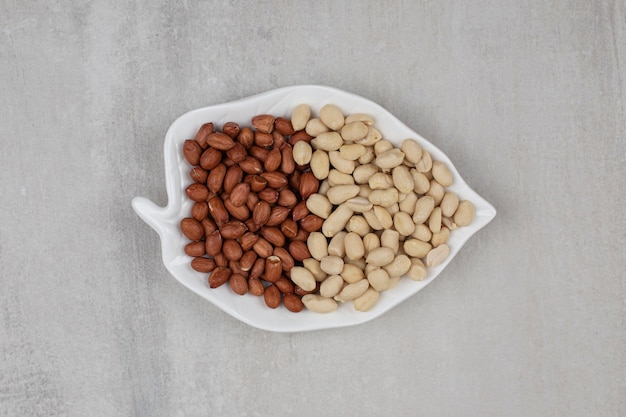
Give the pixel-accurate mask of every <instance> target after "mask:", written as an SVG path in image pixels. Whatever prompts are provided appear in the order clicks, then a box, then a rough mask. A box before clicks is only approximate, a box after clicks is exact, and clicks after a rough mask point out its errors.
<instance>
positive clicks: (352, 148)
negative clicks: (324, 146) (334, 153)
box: [339, 138, 366, 161]
mask: <svg viewBox="0 0 626 417" xmlns="http://www.w3.org/2000/svg"><path fill="white" fill-rule="evenodd" d="M344 139H345V138H344ZM365 150H366V149H365V146H363V145H359V144H356V143H351V144H348V145H343V146H342V147H341V148H339V155H340V156H341V157H342V158H343V159H347V160H350V161H356V160H357V159H359V158H360V157H361V156H363V155H365Z"/></svg>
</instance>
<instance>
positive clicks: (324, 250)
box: [306, 232, 328, 261]
mask: <svg viewBox="0 0 626 417" xmlns="http://www.w3.org/2000/svg"><path fill="white" fill-rule="evenodd" d="M306 245H307V248H308V249H309V252H310V253H311V256H312V257H313V258H314V259H317V260H318V261H321V260H322V258H324V257H326V256H328V241H327V240H326V236H324V235H323V234H321V233H320V232H312V233H311V234H310V235H309V237H308V238H307V242H306Z"/></svg>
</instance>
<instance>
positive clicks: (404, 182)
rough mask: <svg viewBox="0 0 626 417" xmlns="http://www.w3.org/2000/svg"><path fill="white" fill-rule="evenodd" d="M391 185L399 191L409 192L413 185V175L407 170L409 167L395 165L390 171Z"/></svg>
mask: <svg viewBox="0 0 626 417" xmlns="http://www.w3.org/2000/svg"><path fill="white" fill-rule="evenodd" d="M392 178H393V186H394V187H396V188H397V189H398V191H399V192H401V193H405V194H406V193H410V192H412V191H413V188H414V187H415V183H414V182H413V177H412V176H411V173H410V172H409V169H408V168H407V167H405V166H404V165H400V166H397V167H395V168H394V169H393V171H392ZM370 187H371V185H370Z"/></svg>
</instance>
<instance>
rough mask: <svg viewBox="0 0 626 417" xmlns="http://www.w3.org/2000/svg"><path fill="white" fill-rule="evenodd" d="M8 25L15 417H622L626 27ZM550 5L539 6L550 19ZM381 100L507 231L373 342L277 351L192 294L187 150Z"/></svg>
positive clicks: (595, 23) (1, 244) (315, 20)
mask: <svg viewBox="0 0 626 417" xmlns="http://www.w3.org/2000/svg"><path fill="white" fill-rule="evenodd" d="M346 3H347V4H344V2H337V1H317V2H307V3H305V2H288V1H260V2H249V1H212V2H206V3H199V2H196V1H192V0H183V1H180V2H171V1H162V0H157V1H146V0H138V1H113V2H110V1H92V2H88V3H87V2H62V1H38V2H37V1H35V2H23V1H17V0H0V29H1V30H0V109H1V111H0V166H1V169H0V416H3V417H4V416H10V417H14V416H18V417H19V416H47V417H49V416H113V415H114V416H185V417H190V416H206V415H215V416H279V415H300V416H334V415H346V416H350V415H355V416H356V415H359V416H366V415H372V416H374V415H375V416H383V415H384V416H390V415H395V416H400V415H427V416H460V415H463V416H504V415H506V416H570V417H572V416H592V415H593V416H623V415H625V414H626V400H625V398H626V372H625V369H626V353H625V352H626V303H625V299H626V284H625V282H626V281H625V280H624V278H625V272H624V271H625V269H626V262H625V259H626V255H625V253H626V252H625V247H626V215H625V214H624V213H625V210H624V207H625V205H626V201H625V198H624V190H625V189H626V169H625V163H626V159H625V155H626V144H625V141H626V139H625V135H624V133H625V132H626V116H625V113H626V111H625V107H626V67H625V65H626V6H625V4H624V2H623V1H575V0H571V1H566V0H560V1H556V0H552V1H547V2H531V3H530V4H529V3H528V2H519V1H513V0H504V1H486V0H479V1H473V2H458V1H442V2H430V1H417V2H415V1H396V2H376V1H368V2H359V3H358V4H357V3H356V2H351V3H348V2H346ZM533 3H534V4H533ZM293 84H325V85H330V86H334V87H338V88H341V89H344V90H347V91H351V92H354V93H357V94H360V95H362V96H365V97H367V98H370V99H372V100H374V101H376V102H378V103H379V104H381V105H383V106H384V107H386V108H387V109H389V110H390V111H391V112H392V113H393V114H395V115H396V116H397V117H399V118H400V119H401V120H402V121H404V122H405V123H406V124H408V125H409V126H410V127H412V128H413V129H414V130H416V131H418V132H420V133H421V134H422V135H423V136H424V137H426V138H428V139H429V140H431V141H432V142H434V143H435V144H436V145H437V146H439V147H440V148H441V149H442V150H443V151H444V152H446V153H447V154H448V155H449V156H450V158H451V159H452V160H453V161H454V162H455V165H456V166H457V168H458V169H459V171H460V172H461V173H462V174H463V176H464V178H465V179H466V181H467V182H468V183H469V184H470V185H471V186H472V187H473V188H474V189H476V190H477V191H478V192H479V193H480V194H481V195H483V196H484V197H485V198H486V199H487V200H488V201H490V202H491V203H492V204H494V206H495V207H496V208H497V209H498V217H497V218H496V219H495V220H494V221H493V222H492V223H491V224H489V226H487V227H486V228H485V229H483V230H482V231H481V232H480V233H479V234H478V235H476V236H475V237H473V238H472V239H471V240H470V241H469V242H468V244H467V245H466V246H465V248H464V249H463V251H462V252H461V254H460V255H459V256H458V257H457V258H455V260H454V262H452V264H451V265H450V266H449V267H448V269H446V271H445V272H444V273H443V274H441V275H440V277H439V278H438V279H437V280H436V281H435V282H434V283H433V284H432V285H430V286H429V287H428V288H427V289H425V290H424V291H422V292H420V293H419V294H417V295H416V296H415V297H413V298H411V299H410V300H409V301H407V302H406V303H404V304H402V305H401V306H399V307H397V308H395V309H394V310H392V311H391V312H389V313H388V314H386V315H384V316H383V317H381V318H379V319H377V320H375V321H372V322H370V323H367V324H364V325H361V326H357V327H352V328H345V329H339V330H330V331H320V332H311V333H302V334H272V333H267V332H264V331H260V330H256V329H254V328H251V327H249V326H247V325H244V324H242V323H240V322H238V321H236V320H235V319H233V318H231V317H230V316H227V315H226V314H224V313H222V312H221V311H220V310H218V309H217V308H215V307H213V306H212V305H210V304H209V303H207V302H205V301H203V300H202V299H201V298H200V297H198V296H196V295H194V294H192V293H191V292H190V291H188V290H186V289H185V288H183V287H182V286H181V285H179V284H178V283H177V282H176V281H175V280H174V279H173V278H172V277H171V276H170V275H169V274H168V273H167V272H166V270H165V268H164V267H163V265H162V263H161V260H160V244H159V241H158V238H157V235H156V233H155V232H153V231H152V230H151V229H150V228H149V227H148V226H147V225H146V224H144V223H143V222H142V221H141V220H140V219H139V218H138V216H137V215H136V214H135V213H134V212H133V210H132V209H131V205H130V201H131V199H132V197H134V196H136V195H143V196H147V197H149V198H151V199H152V200H153V201H155V202H157V203H158V204H161V205H165V204H166V194H165V185H164V180H163V179H164V172H163V160H162V146H163V138H164V135H165V132H166V130H167V128H168V126H169V125H170V124H171V123H172V121H173V120H175V119H176V118H177V117H178V116H179V115H181V114H183V113H185V112H186V111H188V110H190V109H193V108H196V107H202V106H206V105H211V104H217V103H222V102H225V101H230V100H233V99H237V98H243V97H246V96H249V95H252V94H255V93H259V92H262V91H265V90H269V89H273V88H276V87H281V86H287V85H293Z"/></svg>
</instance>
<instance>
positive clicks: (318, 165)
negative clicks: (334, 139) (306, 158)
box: [309, 149, 330, 181]
mask: <svg viewBox="0 0 626 417" xmlns="http://www.w3.org/2000/svg"><path fill="white" fill-rule="evenodd" d="M309 166H310V167H311V172H312V173H313V175H314V176H315V178H317V179H318V180H320V181H321V180H323V179H325V178H327V177H328V172H329V171H330V160H329V159H328V154H327V153H326V152H324V151H321V150H319V149H318V150H316V151H315V152H313V154H312V155H311V162H310V164H309Z"/></svg>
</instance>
